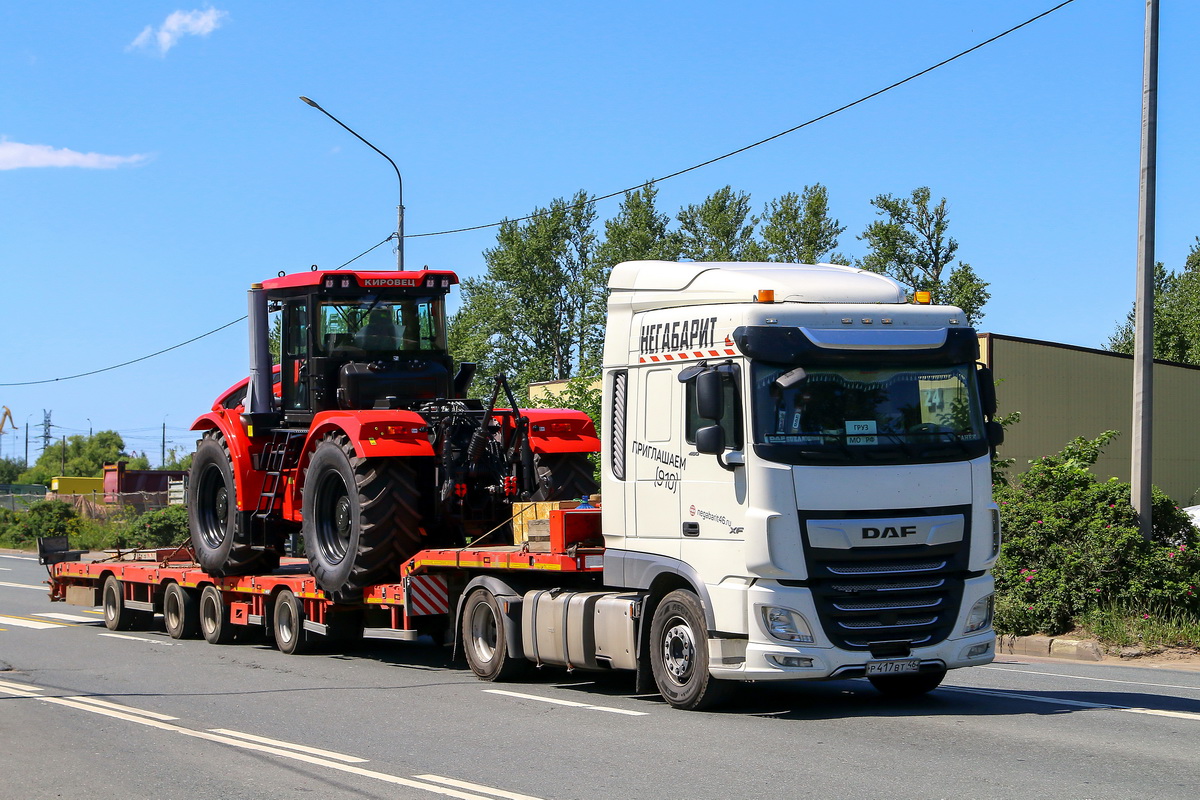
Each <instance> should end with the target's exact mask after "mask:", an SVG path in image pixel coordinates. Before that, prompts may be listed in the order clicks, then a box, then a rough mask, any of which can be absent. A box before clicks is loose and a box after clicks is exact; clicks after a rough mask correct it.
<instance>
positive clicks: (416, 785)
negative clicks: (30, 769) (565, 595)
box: [0, 687, 541, 800]
mask: <svg viewBox="0 0 1200 800" xmlns="http://www.w3.org/2000/svg"><path fill="white" fill-rule="evenodd" d="M0 692H3V693H5V694H11V695H15V696H17V697H28V698H33V699H37V700H42V701H44V702H47V703H51V704H53V705H59V706H66V707H67V708H74V709H77V710H80V711H90V712H91V713H93V714H100V715H102V716H105V717H112V718H113V719H121V720H125V721H126V722H135V723H137V724H138V725H145V726H146V727H149V728H157V729H158V730H161V731H169V732H172V733H179V734H182V735H184V736H189V737H191V738H193V739H204V740H206V741H210V742H217V743H218V744H224V745H229V746H230V747H240V748H242V749H244V750H254V751H256V752H259V753H269V754H271V755H275V756H279V757H281V758H290V759H292V760H294V761H303V762H305V763H307V764H314V765H316V766H320V767H327V768H329V769H332V770H337V771H338V772H347V773H350V774H352V775H359V776H361V777H364V778H373V779H375V780H377V781H382V782H384V783H391V784H395V785H397V786H408V787H409V788H412V789H421V790H423V791H426V792H432V793H433V794H440V795H445V796H447V797H457V798H459V800H493V798H490V797H486V796H484V795H481V794H471V793H469V792H461V791H458V790H456V789H450V788H446V787H442V786H438V785H436V784H432V783H422V782H420V781H416V780H412V779H411V778H402V777H400V776H399V775H389V774H388V773H386V772H375V771H374V770H369V769H364V768H362V767H355V766H351V765H350V764H341V763H339V762H337V761H330V760H328V759H324V758H317V757H316V756H310V755H307V754H305V753H297V752H295V751H292V750H284V749H282V748H278V747H270V746H268V745H263V744H258V743H256V742H248V741H243V740H241V739H234V738H232V737H229V736H222V735H221V734H216V733H211V732H209V731H198V730H193V729H192V728H185V727H182V726H180V725H172V724H171V723H169V722H161V721H159V720H155V719H146V718H145V717H137V716H134V715H132V714H126V713H124V712H121V711H115V710H112V709H107V708H102V707H100V706H94V705H88V704H86V703H80V702H77V701H76V700H72V699H68V698H65V697H42V696H40V695H36V694H33V693H31V692H26V691H22V690H20V689H12V688H3V687H0ZM530 800H541V799H540V798H530Z"/></svg>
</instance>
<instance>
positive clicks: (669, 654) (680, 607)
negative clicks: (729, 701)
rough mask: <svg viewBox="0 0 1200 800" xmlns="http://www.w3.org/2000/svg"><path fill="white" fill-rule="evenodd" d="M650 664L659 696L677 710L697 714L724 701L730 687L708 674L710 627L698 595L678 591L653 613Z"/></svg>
mask: <svg viewBox="0 0 1200 800" xmlns="http://www.w3.org/2000/svg"><path fill="white" fill-rule="evenodd" d="M650 665H651V668H652V669H653V672H654V682H655V684H656V685H657V686H658V691H659V693H660V694H661V695H662V696H663V699H664V700H666V701H667V702H668V703H670V704H671V705H673V706H675V708H682V709H686V710H689V711H698V710H700V709H703V708H711V707H712V706H714V705H716V704H717V703H719V702H721V701H722V700H724V699H725V696H726V694H727V693H728V690H729V684H728V683H725V682H723V681H719V680H716V679H715V678H713V677H712V676H711V675H709V673H708V626H707V625H706V624H705V621H704V607H703V606H702V605H701V604H700V598H699V597H697V596H696V595H695V593H693V592H690V591H687V590H685V589H677V590H675V591H673V592H671V593H670V594H668V595H667V596H666V597H664V598H663V599H662V602H660V603H659V604H658V607H657V608H656V609H655V610H654V619H653V620H652V621H651V623H650Z"/></svg>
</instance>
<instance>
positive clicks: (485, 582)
mask: <svg viewBox="0 0 1200 800" xmlns="http://www.w3.org/2000/svg"><path fill="white" fill-rule="evenodd" d="M481 587H482V588H484V589H487V590H488V591H489V592H491V593H492V594H493V595H494V596H495V597H496V599H497V600H500V601H501V604H500V608H501V609H502V610H503V612H504V613H503V620H502V622H503V624H504V641H505V642H507V643H508V654H509V655H510V656H512V657H513V658H524V657H525V646H524V645H523V644H522V641H521V603H522V596H523V592H522V590H521V589H520V588H519V587H516V586H511V585H509V584H508V583H506V582H505V581H502V580H500V579H499V578H497V577H495V576H493V575H477V576H475V577H474V578H472V579H471V582H470V583H468V584H467V585H466V586H465V587H463V590H462V592H461V593H460V594H459V595H458V601H457V603H456V605H455V607H454V620H453V623H454V628H453V630H454V651H453V654H452V657H453V658H458V653H459V651H460V650H461V648H462V610H463V602H464V601H465V600H466V599H467V597H468V596H469V595H470V594H471V592H473V591H475V590H476V589H478V588H481Z"/></svg>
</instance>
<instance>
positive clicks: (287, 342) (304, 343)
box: [279, 300, 308, 410]
mask: <svg viewBox="0 0 1200 800" xmlns="http://www.w3.org/2000/svg"><path fill="white" fill-rule="evenodd" d="M283 329H284V334H285V335H284V336H283V343H282V349H283V352H282V353H281V356H282V358H281V360H280V362H279V363H280V368H279V371H280V375H281V378H282V383H283V388H282V392H281V394H282V400H283V407H284V408H285V409H288V410H298V409H299V410H302V409H306V408H308V305H307V304H306V303H305V302H304V301H303V300H292V301H291V302H289V303H288V304H287V305H286V306H284V309H283Z"/></svg>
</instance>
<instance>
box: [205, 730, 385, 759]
mask: <svg viewBox="0 0 1200 800" xmlns="http://www.w3.org/2000/svg"><path fill="white" fill-rule="evenodd" d="M209 731H210V732H211V733H220V734H224V735H225V736H234V737H237V738H238V739H246V740H248V741H251V742H258V743H260V744H271V745H275V746H276V747H286V748H287V749H288V750H296V751H299V752H301V753H311V754H312V755H314V756H324V757H325V758H335V759H337V760H338V761H345V762H346V763H347V764H365V763H366V762H367V761H368V760H369V759H366V758H359V757H358V756H348V755H345V754H343V753H335V752H333V751H332V750H322V749H320V748H319V747H309V746H308V745H303V744H294V743H292V742H285V741H283V740H281V739H268V738H267V737H266V736H255V735H254V734H252V733H242V732H241V731H231V730H227V729H225V728H209Z"/></svg>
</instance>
